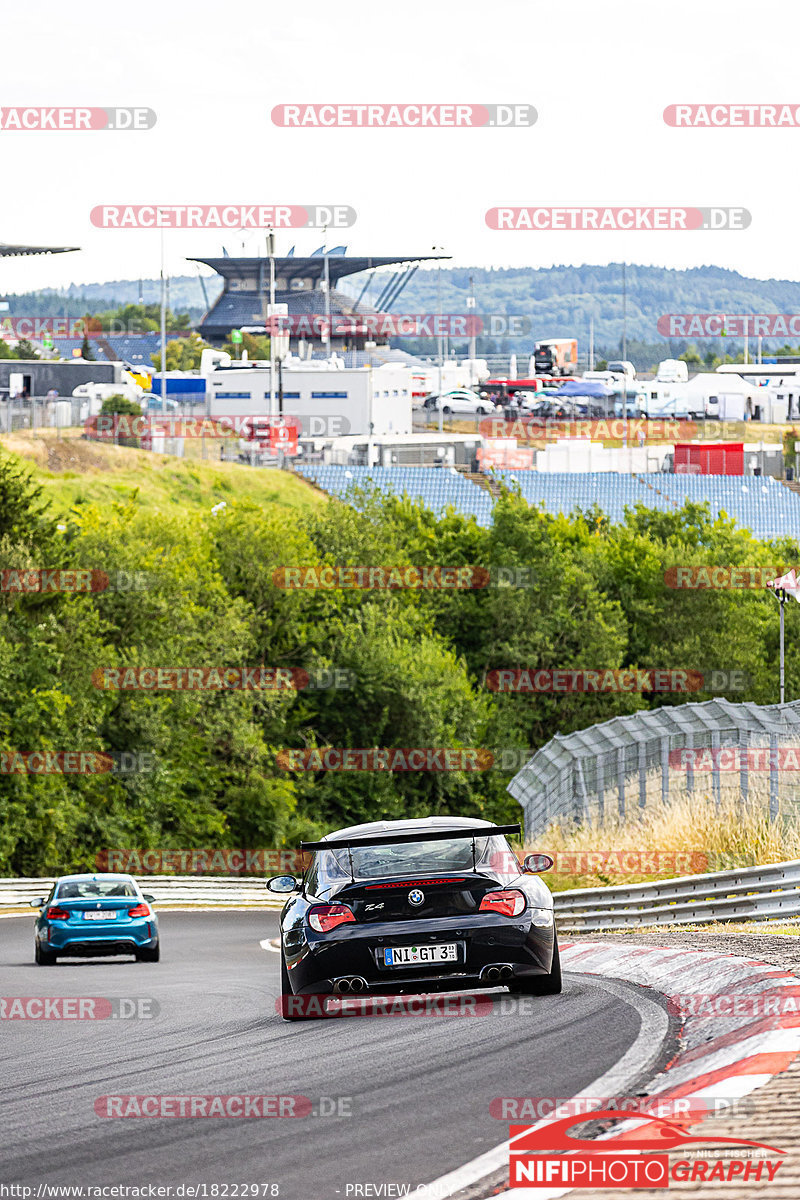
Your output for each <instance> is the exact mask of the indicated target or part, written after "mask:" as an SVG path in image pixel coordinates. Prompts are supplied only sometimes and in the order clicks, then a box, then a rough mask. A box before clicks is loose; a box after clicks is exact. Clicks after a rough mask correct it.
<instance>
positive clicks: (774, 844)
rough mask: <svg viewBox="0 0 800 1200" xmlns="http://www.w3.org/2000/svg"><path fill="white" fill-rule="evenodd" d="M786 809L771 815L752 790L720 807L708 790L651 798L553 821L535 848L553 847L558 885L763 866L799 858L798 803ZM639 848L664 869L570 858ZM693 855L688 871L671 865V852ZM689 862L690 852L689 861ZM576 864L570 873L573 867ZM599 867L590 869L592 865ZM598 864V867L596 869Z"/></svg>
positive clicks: (552, 877) (554, 886)
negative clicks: (598, 815)
mask: <svg viewBox="0 0 800 1200" xmlns="http://www.w3.org/2000/svg"><path fill="white" fill-rule="evenodd" d="M783 807H784V811H783V812H782V813H781V814H780V816H779V817H778V819H777V820H775V821H770V819H769V808H768V805H767V803H766V801H765V798H764V796H763V795H761V794H759V793H758V792H751V796H750V799H749V801H748V803H747V805H746V806H745V805H742V803H741V801H740V799H739V797H738V793H733V792H727V793H723V794H722V796H721V798H720V805H719V809H717V806H716V804H715V802H714V799H713V798H712V796H711V795H709V794H701V793H699V792H695V793H694V794H693V795H688V794H686V793H683V794H680V795H678V796H677V797H675V798H674V799H673V800H672V802H671V803H670V804H668V805H666V806H662V805H652V806H651V807H648V808H645V809H643V810H642V813H641V816H639V817H638V818H637V819H633V820H632V819H631V818H628V819H627V820H625V821H622V820H620V819H613V818H612V819H607V820H606V821H605V823H604V824H600V823H599V822H592V823H587V824H584V825H581V826H578V827H569V826H562V825H553V826H552V827H551V828H550V829H549V830H548V831H547V833H545V834H544V835H543V836H542V837H540V838H538V839H537V844H536V846H535V847H529V848H528V849H529V850H531V849H536V850H542V851H545V852H546V853H547V854H555V856H556V868H555V870H554V871H551V872H550V873H549V874H547V875H544V876H543V878H544V879H546V880H547V882H548V883H549V885H550V888H551V890H552V891H554V892H559V891H564V890H565V889H567V888H576V887H601V886H603V885H614V884H616V885H619V884H623V883H639V882H643V881H645V880H653V879H665V878H669V877H670V876H674V875H676V874H692V873H700V874H702V873H703V872H705V871H723V870H727V869H729V868H731V869H733V868H735V867H744V866H753V865H756V864H758V865H763V864H766V863H771V862H783V861H785V860H787V859H793V858H800V820H798V814H797V810H796V809H795V807H794V806H793V805H792V804H791V803H790V802H788V801H784V806H783ZM597 851H606V852H611V853H613V852H634V853H640V854H650V855H654V854H659V855H661V856H662V860H661V861H662V862H663V865H664V869H663V870H661V871H657V872H656V873H654V872H652V871H651V872H649V873H648V872H647V871H645V872H643V873H640V874H634V873H628V874H624V873H622V871H620V869H619V868H620V867H622V868H623V869H624V868H625V866H626V865H628V864H626V863H625V862H624V861H623V862H619V863H617V862H615V861H614V860H613V859H612V860H611V862H610V863H603V864H598V863H597V860H595V862H594V863H592V862H591V861H584V862H580V861H573V862H570V860H569V859H567V860H566V861H565V862H562V863H561V864H559V862H558V859H559V857H561V856H562V855H573V854H576V853H580V852H582V853H584V854H589V853H593V852H594V853H595V854H596V853H597ZM674 854H683V855H685V856H690V855H695V856H696V858H695V860H694V861H693V863H692V865H690V866H685V865H684V869H683V870H680V869H679V870H677V871H676V870H675V869H674V867H673V869H670V865H669V864H670V861H671V859H670V856H671V855H674ZM688 861H690V860H689V859H688V857H687V858H686V859H684V864H685V863H687V862H688ZM570 866H574V867H575V868H577V869H576V870H574V871H573V872H572V873H568V870H567V869H568V868H569V867H570ZM593 867H594V868H595V869H592V868H593ZM598 867H599V869H598Z"/></svg>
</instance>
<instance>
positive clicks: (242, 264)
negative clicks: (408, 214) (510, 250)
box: [187, 254, 450, 285]
mask: <svg viewBox="0 0 800 1200" xmlns="http://www.w3.org/2000/svg"><path fill="white" fill-rule="evenodd" d="M449 257H450V256H449V255H445V254H404V255H394V256H390V257H382V258H372V257H369V258H348V257H347V256H346V255H331V254H329V255H327V261H328V278H329V279H330V281H331V284H332V285H333V284H335V283H336V281H337V280H338V279H342V278H343V277H344V276H345V275H356V274H358V272H359V271H370V270H372V269H373V267H389V266H393V265H396V264H398V263H411V262H428V261H430V260H434V261H436V260H440V259H444V258H449ZM325 258H326V256H325V255H322V254H315V255H312V256H310V257H309V258H295V257H294V255H291V256H289V257H288V258H274V259H273V260H272V261H273V262H274V264H275V274H276V275H280V276H281V278H284V279H308V278H309V277H316V278H319V279H322V277H323V275H324V274H325ZM187 261H188V262H198V263H203V265H204V266H206V267H211V269H212V270H213V271H216V272H217V274H219V275H222V276H223V278H224V279H255V280H257V279H258V278H259V277H260V278H264V277H265V276H266V277H267V278H268V277H269V262H270V260H269V259H268V258H190V259H187Z"/></svg>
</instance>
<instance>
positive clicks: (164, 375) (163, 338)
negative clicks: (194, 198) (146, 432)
mask: <svg viewBox="0 0 800 1200" xmlns="http://www.w3.org/2000/svg"><path fill="white" fill-rule="evenodd" d="M158 211H159V212H161V210H160V209H159V210H158ZM161 411H162V413H163V414H164V416H166V415H167V275H166V268H165V266H164V226H163V225H162V226H161Z"/></svg>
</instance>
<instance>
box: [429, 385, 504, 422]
mask: <svg viewBox="0 0 800 1200" xmlns="http://www.w3.org/2000/svg"><path fill="white" fill-rule="evenodd" d="M424 407H425V408H428V409H433V410H434V411H435V412H438V411H439V409H440V408H441V410H442V412H443V413H445V414H449V413H464V414H467V415H469V416H476V415H481V414H488V413H493V412H494V411H495V405H494V404H493V402H492V401H491V400H489V399H488V397H487V398H486V399H485V400H482V399H481V398H480V396H476V395H475V393H474V392H471V391H470V390H469V389H468V388H456V389H454V390H453V391H452V392H444V393H443V395H441V396H428V397H427V399H426V400H425V405H424Z"/></svg>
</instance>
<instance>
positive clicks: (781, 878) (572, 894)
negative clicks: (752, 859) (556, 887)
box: [553, 859, 800, 933]
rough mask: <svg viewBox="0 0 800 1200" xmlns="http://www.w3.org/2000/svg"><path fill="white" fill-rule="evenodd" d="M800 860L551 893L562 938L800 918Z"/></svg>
mask: <svg viewBox="0 0 800 1200" xmlns="http://www.w3.org/2000/svg"><path fill="white" fill-rule="evenodd" d="M799 885H800V859H794V860H792V861H791V862H783V863H773V864H770V865H769V866H765V867H742V868H740V869H738V870H733V871H716V872H714V873H712V874H709V875H685V876H683V877H682V878H680V879H667V880H664V881H663V882H661V881H658V882H656V883H634V884H625V885H623V886H621V887H598V888H576V889H574V890H572V891H568V892H556V893H555V894H554V896H553V904H554V908H555V914H556V924H557V926H558V929H559V930H560V931H563V932H564V933H580V932H583V931H592V930H594V931H600V930H603V929H629V928H631V927H633V926H647V925H688V924H695V923H696V922H709V921H723V922H724V921H748V920H765V921H768V920H774V919H775V918H777V917H783V918H784V919H787V918H793V917H800V886H799Z"/></svg>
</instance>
